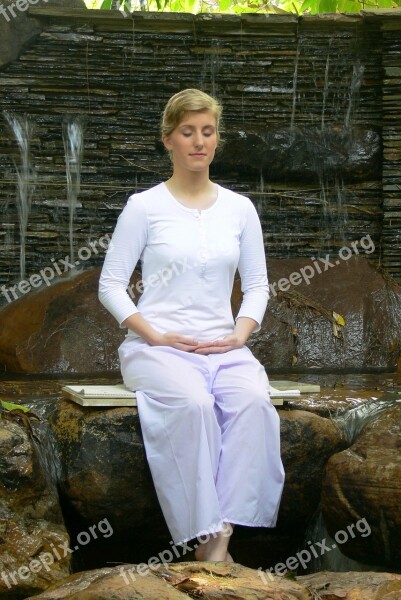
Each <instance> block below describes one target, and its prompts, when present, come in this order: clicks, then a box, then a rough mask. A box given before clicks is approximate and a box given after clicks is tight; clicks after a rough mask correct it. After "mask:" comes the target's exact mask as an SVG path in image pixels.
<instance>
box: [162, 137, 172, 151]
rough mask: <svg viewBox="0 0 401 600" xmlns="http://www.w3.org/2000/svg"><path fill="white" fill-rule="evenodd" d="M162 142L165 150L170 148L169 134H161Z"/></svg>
mask: <svg viewBox="0 0 401 600" xmlns="http://www.w3.org/2000/svg"><path fill="white" fill-rule="evenodd" d="M162 142H163V144H164V147H165V148H166V150H171V142H170V136H168V135H162Z"/></svg>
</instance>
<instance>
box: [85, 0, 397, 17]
mask: <svg viewBox="0 0 401 600" xmlns="http://www.w3.org/2000/svg"><path fill="white" fill-rule="evenodd" d="M85 3H86V5H87V7H88V8H97V9H105V10H110V9H118V10H120V11H122V12H125V13H129V12H131V11H135V10H145V11H165V12H186V13H194V14H197V13H200V12H218V13H231V14H233V13H234V14H240V13H243V12H248V13H249V12H258V13H266V12H268V13H279V14H285V13H297V14H301V13H333V12H340V13H356V12H359V11H360V10H362V9H381V8H395V7H401V0H361V1H356V0H85Z"/></svg>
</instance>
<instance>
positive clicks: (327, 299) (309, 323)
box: [235, 238, 401, 373]
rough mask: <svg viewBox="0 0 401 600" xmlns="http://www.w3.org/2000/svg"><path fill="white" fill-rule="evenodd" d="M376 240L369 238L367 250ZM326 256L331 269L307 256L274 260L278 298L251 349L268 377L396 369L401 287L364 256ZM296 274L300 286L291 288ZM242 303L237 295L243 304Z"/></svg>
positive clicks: (272, 299) (275, 296) (270, 267)
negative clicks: (341, 321)
mask: <svg viewBox="0 0 401 600" xmlns="http://www.w3.org/2000/svg"><path fill="white" fill-rule="evenodd" d="M371 242H372V240H370V241H369V239H368V238H366V239H365V240H364V241H363V244H364V245H365V248H366V249H368V248H369V247H370V248H372V246H371V245H370V244H371ZM347 254H348V253H345V252H344V254H343V255H344V256H346V255H347ZM326 259H327V260H329V262H330V265H331V266H329V265H325V264H324V263H323V262H321V261H319V262H316V261H315V263H316V264H317V265H318V267H316V264H315V263H314V262H313V261H312V260H311V259H306V258H298V259H288V260H269V262H268V272H269V280H270V290H271V297H270V300H269V304H268V310H267V312H266V316H265V319H264V321H263V324H262V328H261V330H260V331H259V332H258V333H257V334H255V335H254V336H252V337H251V339H250V341H249V347H250V348H251V350H252V351H253V352H254V353H255V355H256V356H257V357H258V359H259V360H260V361H261V363H262V364H264V365H265V366H266V368H267V370H268V372H271V371H273V372H274V371H275V370H281V371H287V372H289V371H291V369H294V370H296V371H298V372H305V371H307V370H310V369H318V370H321V369H326V370H327V371H330V372H336V371H339V372H341V373H343V372H344V371H346V370H348V371H353V372H367V371H369V370H372V371H374V370H384V369H386V370H389V371H390V370H394V369H395V368H396V364H397V359H398V355H399V352H400V347H399V343H398V340H399V339H400V337H401V289H400V288H399V287H398V286H396V285H395V284H391V282H389V281H388V279H385V278H384V277H383V276H382V275H381V274H380V273H379V272H378V271H377V270H375V269H374V267H373V266H372V265H371V264H370V263H369V262H368V261H367V260H366V259H365V258H363V257H362V256H352V257H350V258H349V259H348V260H339V259H337V260H335V259H334V258H331V259H328V257H326ZM326 259H325V260H326ZM337 263H338V264H337ZM318 268H319V269H321V273H319V271H318V270H317V269H318ZM304 269H307V271H306V275H305V277H303V276H302V274H303V273H305V271H304ZM308 274H309V279H308ZM290 277H292V280H293V281H295V282H298V283H297V285H291V283H290V280H289V278H290ZM280 288H281V289H282V290H283V291H280ZM239 301H240V298H239V297H238V295H237V296H236V297H235V303H236V305H238V302H239ZM333 311H334V312H335V313H337V314H338V315H341V316H342V317H343V318H344V320H345V326H344V327H343V326H341V325H338V324H336V323H334V318H333Z"/></svg>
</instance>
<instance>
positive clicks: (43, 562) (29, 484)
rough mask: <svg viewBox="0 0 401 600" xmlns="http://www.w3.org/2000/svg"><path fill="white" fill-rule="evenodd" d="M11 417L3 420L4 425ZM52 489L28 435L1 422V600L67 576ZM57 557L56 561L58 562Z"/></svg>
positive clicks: (64, 537)
mask: <svg viewBox="0 0 401 600" xmlns="http://www.w3.org/2000/svg"><path fill="white" fill-rule="evenodd" d="M10 418H11V417H10V416H9V415H8V419H10ZM65 544H67V547H68V544H69V536H68V534H67V530H66V528H65V525H64V521H63V517H62V514H61V509H60V505H59V498H58V494H57V491H56V488H55V485H54V484H53V483H52V482H51V481H49V477H48V474H47V473H46V470H45V467H44V465H43V463H42V462H41V460H40V452H39V451H38V449H37V447H35V444H34V443H33V441H32V437H31V435H30V433H29V431H27V430H25V428H24V427H22V426H21V425H19V424H18V423H17V422H13V421H12V420H6V418H5V416H4V413H3V415H1V418H0V572H1V578H0V597H5V598H11V597H14V596H13V594H19V595H20V596H22V595H24V596H26V595H27V594H29V593H34V592H39V591H41V590H44V589H46V588H47V587H48V586H49V584H51V583H53V582H54V581H59V580H60V579H63V578H64V577H66V576H67V575H68V574H69V567H70V557H69V554H68V553H67V555H66V556H64V551H63V547H64V546H65ZM57 556H59V557H60V558H58V557H57Z"/></svg>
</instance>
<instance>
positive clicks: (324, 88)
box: [321, 40, 333, 131]
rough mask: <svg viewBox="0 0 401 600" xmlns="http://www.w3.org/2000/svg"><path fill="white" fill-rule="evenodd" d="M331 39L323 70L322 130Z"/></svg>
mask: <svg viewBox="0 0 401 600" xmlns="http://www.w3.org/2000/svg"><path fill="white" fill-rule="evenodd" d="M332 41H333V40H330V42H329V51H328V53H327V58H326V67H325V70H324V87H323V100H322V120H321V130H322V131H323V130H324V115H325V111H326V100H327V93H328V91H329V71H330V49H331V44H332Z"/></svg>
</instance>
